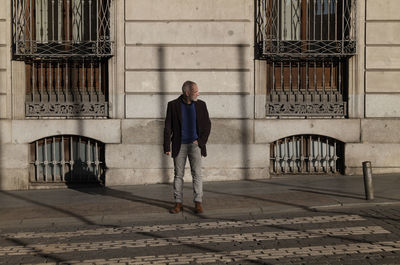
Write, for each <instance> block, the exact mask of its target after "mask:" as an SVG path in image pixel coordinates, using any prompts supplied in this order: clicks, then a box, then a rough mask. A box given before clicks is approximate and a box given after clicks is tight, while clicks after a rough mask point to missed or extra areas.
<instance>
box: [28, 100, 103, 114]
mask: <svg viewBox="0 0 400 265" xmlns="http://www.w3.org/2000/svg"><path fill="white" fill-rule="evenodd" d="M25 111H26V113H25V115H26V116H27V117H62V116H65V117H107V114H108V103H106V102H103V103H67V102H64V103H51V102H48V103H32V102H30V103H26V106H25Z"/></svg>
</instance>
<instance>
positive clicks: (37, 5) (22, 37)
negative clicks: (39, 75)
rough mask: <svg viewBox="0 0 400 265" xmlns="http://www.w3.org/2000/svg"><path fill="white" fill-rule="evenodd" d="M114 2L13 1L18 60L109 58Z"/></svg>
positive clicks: (72, 0) (107, 0)
mask: <svg viewBox="0 0 400 265" xmlns="http://www.w3.org/2000/svg"><path fill="white" fill-rule="evenodd" d="M111 1H112V0H12V3H13V5H12V17H13V52H14V57H15V59H24V58H27V57H31V58H46V57H51V58H54V57H63V58H65V57H74V56H76V57H82V56H84V57H90V56H94V57H110V56H112V53H113V49H112V44H113V43H112V39H111V34H110V25H111V24H110V5H111Z"/></svg>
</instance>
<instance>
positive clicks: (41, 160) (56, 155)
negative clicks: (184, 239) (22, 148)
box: [30, 135, 106, 184]
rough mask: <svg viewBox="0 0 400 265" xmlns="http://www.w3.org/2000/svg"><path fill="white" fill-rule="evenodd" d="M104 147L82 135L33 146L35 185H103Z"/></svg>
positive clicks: (32, 174) (50, 138)
mask: <svg viewBox="0 0 400 265" xmlns="http://www.w3.org/2000/svg"><path fill="white" fill-rule="evenodd" d="M104 152H105V150H104V144H103V143H101V142H98V141H96V140H93V139H89V138H86V137H80V136H64V135H62V136H54V137H48V138H44V139H41V140H38V141H35V142H33V143H31V145H30V157H31V162H30V181H31V182H32V183H67V184H72V183H103V184H104V178H105V168H106V167H105V155H104Z"/></svg>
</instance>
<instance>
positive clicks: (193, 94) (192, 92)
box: [189, 85, 200, 101]
mask: <svg viewBox="0 0 400 265" xmlns="http://www.w3.org/2000/svg"><path fill="white" fill-rule="evenodd" d="M199 95H200V94H199V88H198V87H197V85H194V86H193V88H192V89H191V90H190V95H189V96H190V100H191V101H197V97H198V96H199Z"/></svg>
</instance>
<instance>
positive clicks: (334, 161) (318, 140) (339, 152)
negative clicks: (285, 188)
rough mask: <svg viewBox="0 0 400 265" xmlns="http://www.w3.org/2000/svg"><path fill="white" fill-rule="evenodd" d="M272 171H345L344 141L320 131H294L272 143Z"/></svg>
mask: <svg viewBox="0 0 400 265" xmlns="http://www.w3.org/2000/svg"><path fill="white" fill-rule="evenodd" d="M270 151H271V152H270V153H271V164H270V171H271V173H275V174H298V173H300V174H301V173H307V174H309V173H321V174H324V173H325V174H326V173H344V143H342V142H340V141H338V140H336V139H333V138H330V137H327V136H321V135H295V136H290V137H285V138H282V139H279V140H278V141H275V142H273V143H272V144H271V150H270Z"/></svg>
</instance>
